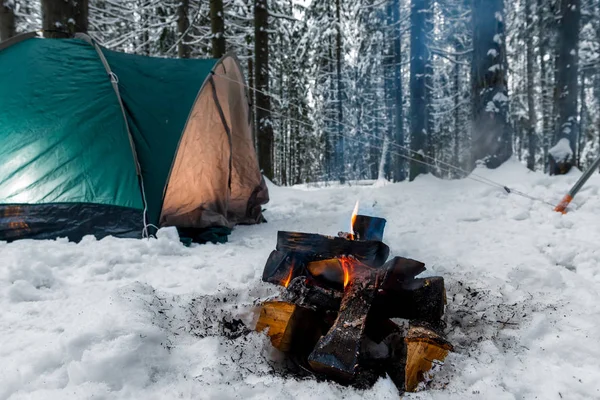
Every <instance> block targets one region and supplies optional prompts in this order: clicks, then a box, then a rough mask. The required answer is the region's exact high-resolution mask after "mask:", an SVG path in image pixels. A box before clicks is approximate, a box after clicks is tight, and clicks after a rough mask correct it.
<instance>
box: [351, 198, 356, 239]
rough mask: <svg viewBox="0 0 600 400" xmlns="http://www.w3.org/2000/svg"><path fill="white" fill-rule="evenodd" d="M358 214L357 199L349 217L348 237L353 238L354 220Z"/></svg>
mask: <svg viewBox="0 0 600 400" xmlns="http://www.w3.org/2000/svg"><path fill="white" fill-rule="evenodd" d="M357 215H358V200H356V205H355V206H354V211H352V217H350V237H351V238H352V240H354V222H356V216H357Z"/></svg>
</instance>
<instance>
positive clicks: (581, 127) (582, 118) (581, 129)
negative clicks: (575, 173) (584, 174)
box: [576, 71, 587, 170]
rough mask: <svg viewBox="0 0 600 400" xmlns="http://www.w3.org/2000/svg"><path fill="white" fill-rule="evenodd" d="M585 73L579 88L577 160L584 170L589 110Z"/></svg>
mask: <svg viewBox="0 0 600 400" xmlns="http://www.w3.org/2000/svg"><path fill="white" fill-rule="evenodd" d="M585 76H586V73H585V71H582V72H581V87H580V88H579V101H580V103H581V107H580V109H579V137H578V138H577V142H578V143H577V158H576V165H577V168H579V169H581V170H583V165H584V164H585V160H582V159H581V157H582V155H583V150H584V149H585V139H586V138H585V122H586V120H585V117H586V113H587V109H586V106H585Z"/></svg>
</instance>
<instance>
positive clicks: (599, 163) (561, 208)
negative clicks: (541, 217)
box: [554, 157, 600, 214]
mask: <svg viewBox="0 0 600 400" xmlns="http://www.w3.org/2000/svg"><path fill="white" fill-rule="evenodd" d="M598 167H600V157H598V158H597V159H596V160H595V161H594V163H593V164H592V165H590V167H589V168H588V169H587V170H586V171H585V172H584V173H583V175H581V177H580V178H579V179H578V180H577V182H575V184H574V185H573V187H572V188H571V190H569V192H568V193H567V194H566V195H565V197H563V198H562V200H561V201H560V203H558V205H557V206H556V208H555V209H554V211H557V212H560V213H563V214H566V213H567V207H568V206H569V203H570V202H571V200H573V197H575V195H576V194H577V192H579V190H580V189H581V188H582V187H583V185H584V184H585V182H587V180H588V179H590V176H592V174H593V173H594V171H596V170H597V169H598Z"/></svg>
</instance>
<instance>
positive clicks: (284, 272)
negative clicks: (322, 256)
mask: <svg viewBox="0 0 600 400" xmlns="http://www.w3.org/2000/svg"><path fill="white" fill-rule="evenodd" d="M303 269H304V258H303V257H302V256H299V255H297V254H290V253H286V252H283V251H277V250H273V251H272V252H271V254H270V255H269V258H268V259H267V262H266V263H265V268H264V269H263V276H262V280H263V282H269V283H274V284H276V285H283V284H284V283H285V282H286V281H288V280H289V281H291V280H292V279H293V278H295V277H296V276H298V275H300V274H302V271H303Z"/></svg>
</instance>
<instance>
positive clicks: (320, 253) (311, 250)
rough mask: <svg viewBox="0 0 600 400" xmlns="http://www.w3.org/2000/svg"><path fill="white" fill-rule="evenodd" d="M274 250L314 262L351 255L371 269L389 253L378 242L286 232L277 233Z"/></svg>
mask: <svg viewBox="0 0 600 400" xmlns="http://www.w3.org/2000/svg"><path fill="white" fill-rule="evenodd" d="M276 249H277V250H279V251H283V252H286V253H300V254H305V255H309V256H312V257H313V259H315V260H316V259H327V258H336V257H341V256H344V255H351V256H353V257H355V258H356V259H357V260H359V261H361V262H363V263H365V264H367V265H369V266H372V267H379V266H381V265H383V264H384V263H385V261H386V260H387V258H388V255H389V253H390V249H389V247H388V246H387V245H386V244H385V243H383V242H379V241H374V240H347V239H344V238H341V237H333V236H325V235H319V234H316V233H303V232H286V231H279V232H278V233H277V247H276Z"/></svg>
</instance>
